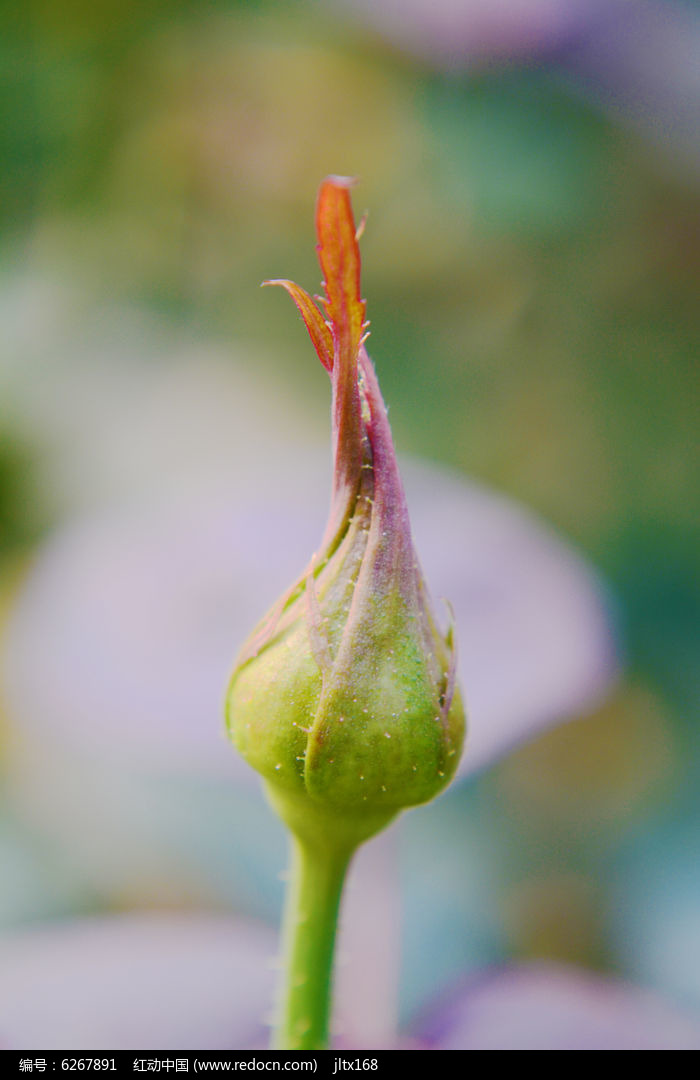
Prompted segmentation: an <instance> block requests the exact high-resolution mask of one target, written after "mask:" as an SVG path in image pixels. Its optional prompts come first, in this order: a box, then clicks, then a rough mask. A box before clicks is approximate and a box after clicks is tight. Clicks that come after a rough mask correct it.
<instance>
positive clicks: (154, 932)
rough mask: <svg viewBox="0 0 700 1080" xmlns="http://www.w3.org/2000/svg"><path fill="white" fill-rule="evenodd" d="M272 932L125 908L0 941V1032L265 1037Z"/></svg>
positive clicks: (197, 1045)
mask: <svg viewBox="0 0 700 1080" xmlns="http://www.w3.org/2000/svg"><path fill="white" fill-rule="evenodd" d="M273 948H274V942H273V940H272V939H271V938H270V936H269V934H268V932H267V931H265V930H263V929H261V928H260V927H259V926H257V925H255V924H254V923H245V922H234V921H233V920H231V919H226V918H216V917H193V916H175V915H173V916H163V915H159V916H156V915H152V916H149V915H127V916H123V917H112V918H100V919H97V918H96V919H92V920H82V921H80V922H76V923H74V924H67V925H63V926H56V927H43V928H41V929H32V930H28V931H25V932H23V933H18V934H15V935H13V936H11V937H6V938H4V939H0V1042H2V1045H3V1046H7V1047H8V1048H10V1049H24V1050H26V1049H31V1050H81V1051H82V1050H228V1049H253V1048H255V1047H257V1046H264V1045H265V1043H266V1034H265V1023H264V1019H263V1017H264V1013H265V1010H266V1009H267V1008H268V1006H269V999H270V991H271V980H272V970H271V967H272V965H271V963H270V958H271V957H272V956H273Z"/></svg>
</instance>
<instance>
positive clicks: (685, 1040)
mask: <svg viewBox="0 0 700 1080" xmlns="http://www.w3.org/2000/svg"><path fill="white" fill-rule="evenodd" d="M423 1036H424V1037H425V1038H427V1040H428V1042H429V1044H430V1045H431V1046H432V1047H434V1048H435V1049H439V1050H698V1049H700V1019H699V1018H698V1017H693V1016H692V1015H691V1014H688V1015H685V1014H684V1013H683V1012H681V1011H679V1010H675V1009H674V1008H673V1007H672V1006H670V1005H669V1004H668V1003H667V1002H665V1001H664V1000H663V999H662V998H659V997H657V996H656V995H654V994H652V993H649V992H647V991H645V990H641V989H639V988H637V987H634V986H630V985H626V984H624V983H618V982H615V981H613V980H612V979H606V978H602V977H599V976H595V975H592V974H590V973H586V972H583V971H579V970H576V969H574V968H567V967H560V966H558V965H555V964H532V965H529V966H523V967H521V968H510V969H508V968H505V969H503V970H502V971H499V972H496V973H494V974H491V975H488V974H486V975H482V976H481V977H480V979H479V980H478V981H476V982H475V983H473V984H471V985H470V986H468V987H467V988H466V989H465V990H464V991H463V992H462V993H454V994H452V995H451V999H450V1001H449V1003H447V1002H446V1004H445V1007H444V1008H443V1009H442V1010H440V1009H436V1010H435V1012H434V1014H433V1016H432V1019H431V1020H430V1021H429V1022H428V1023H427V1024H426V1025H425V1027H424V1030H423Z"/></svg>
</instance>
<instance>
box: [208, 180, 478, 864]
mask: <svg viewBox="0 0 700 1080" xmlns="http://www.w3.org/2000/svg"><path fill="white" fill-rule="evenodd" d="M350 185H351V182H350V181H349V180H347V179H345V178H342V177H328V178H327V179H326V180H324V182H323V183H322V185H321V188H320V191H319V195H318V202H317V208H316V229H317V234H318V247H317V250H318V254H319V260H320V264H321V270H322V273H323V278H324V281H323V287H324V289H325V297H323V298H317V299H318V301H319V303H320V304H322V305H323V308H324V309H325V311H324V314H322V313H321V311H320V310H319V307H318V306H317V305H316V303H315V302H314V300H312V298H311V297H310V296H309V295H308V294H307V293H306V292H305V291H304V290H303V289H301V288H300V287H299V286H298V285H295V284H294V283H293V282H290V281H270V282H266V283H265V284H274V285H282V286H283V287H284V288H285V289H286V290H287V291H288V292H289V293H290V295H291V296H292V298H293V300H294V302H295V303H296V305H297V307H298V309H299V311H300V312H301V315H302V318H303V320H304V322H305V324H306V327H307V330H308V332H309V335H310V337H311V340H312V342H313V344H314V347H315V349H316V352H317V353H318V357H319V359H320V361H321V363H322V364H323V366H324V367H325V368H326V370H327V371H328V373H329V375H330V378H331V384H332V417H333V444H334V445H333V449H334V474H333V491H332V500H331V509H330V516H329V520H328V525H327V527H326V531H325V534H324V536H323V538H322V541H321V545H320V547H319V550H318V552H317V553H316V554H315V555H314V556H313V558H312V559H311V561H310V563H309V565H308V566H307V568H306V570H305V571H304V573H303V574H302V575H301V577H300V578H299V580H298V581H296V582H295V583H294V584H293V585H292V587H291V588H290V589H289V590H288V592H287V593H286V594H285V595H284V596H282V597H281V599H280V600H279V601H278V603H277V604H276V605H275V606H274V607H273V609H272V610H271V611H270V612H269V614H268V615H267V616H266V618H264V619H263V621H262V622H261V623H260V624H259V625H258V627H257V628H256V629H255V631H254V632H253V634H252V636H251V637H250V639H249V640H248V642H247V643H246V644H245V645H244V647H243V649H242V651H241V653H240V655H239V657H238V660H237V664H236V668H235V671H234V674H233V677H232V679H231V683H230V687H229V691H228V699H227V723H228V728H229V732H230V734H231V736H232V738H233V739H234V741H235V743H236V746H237V747H238V749H239V751H240V752H241V754H242V755H243V757H244V758H246V760H247V761H248V762H249V763H250V764H251V765H252V766H253V767H254V768H255V769H257V770H258V772H260V773H261V774H262V776H263V777H264V778H265V780H266V781H267V785H268V791H269V794H270V796H271V798H272V801H273V803H274V805H275V806H276V807H277V809H278V811H279V812H280V814H281V816H282V817H283V819H284V820H285V821H286V822H287V824H288V825H289V826H290V827H291V828H292V830H293V831H294V832H295V833H296V834H297V835H298V836H299V837H300V838H302V839H306V840H307V841H312V842H314V843H316V844H319V843H321V844H331V845H333V846H340V847H343V846H346V847H348V848H353V847H354V846H355V845H356V844H357V843H359V842H361V841H362V840H363V839H365V838H366V837H368V836H371V835H372V834H373V833H374V832H376V831H378V830H379V829H380V828H382V827H383V826H384V825H385V824H387V822H388V821H389V820H391V818H392V817H394V815H395V814H396V813H397V812H398V811H399V810H401V809H403V808H405V807H409V806H414V805H416V804H418V803H423V802H426V801H427V800H429V799H431V798H433V796H435V795H436V794H437V793H438V792H439V791H441V790H442V789H443V788H444V787H445V786H446V784H448V783H449V781H450V779H451V777H452V776H453V774H454V772H455V769H456V767H457V763H458V761H459V755H460V751H461V747H462V742H463V739H464V727H465V721H464V708H463V705H462V700H461V697H460V693H459V690H458V688H457V687H456V685H455V669H456V649H455V641H454V631H453V630H452V629H450V630H448V632H447V634H446V635H443V634H442V633H441V631H440V629H439V628H438V624H437V620H436V618H435V615H434V613H433V609H432V606H431V602H430V598H429V596H428V590H427V587H426V584H425V582H424V580H423V577H422V574H421V570H420V566H419V564H418V560H417V557H416V552H415V550H414V547H413V542H412V539H411V529H410V524H409V519H408V513H407V509H406V501H405V496H404V492H403V486H402V483H401V478H400V476H399V471H398V467H397V463H396V457H395V453H394V447H393V443H392V439H391V431H390V428H389V423H388V420H387V415H386V408H385V406H384V402H383V400H382V397H381V394H380V391H379V386H378V383H377V379H376V376H375V373H374V368H373V366H372V363H371V361H370V359H369V357H368V355H367V352H366V350H365V347H364V341H365V338H366V336H367V334H366V330H367V323H366V321H365V303H364V301H363V300H362V299H361V297H360V254H359V247H358V237H357V233H356V229H355V223H354V219H353V213H352V205H351V201H350V193H349V187H350Z"/></svg>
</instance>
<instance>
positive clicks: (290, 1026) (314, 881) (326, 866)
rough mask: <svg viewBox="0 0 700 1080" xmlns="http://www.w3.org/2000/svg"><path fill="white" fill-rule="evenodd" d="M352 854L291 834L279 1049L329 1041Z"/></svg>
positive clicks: (276, 1039) (320, 1046) (277, 1035)
mask: <svg viewBox="0 0 700 1080" xmlns="http://www.w3.org/2000/svg"><path fill="white" fill-rule="evenodd" d="M350 855H351V853H349V852H348V851H347V850H344V851H341V852H334V851H329V850H328V849H327V848H318V847H315V846H312V845H309V844H307V843H304V842H302V841H301V840H299V839H297V838H296V837H294V836H293V837H292V843H291V869H290V877H289V882H288V885H287V896H286V901H285V914H284V923H283V933H282V941H283V950H284V973H283V979H284V982H283V1000H282V1009H281V1017H280V1021H279V1024H278V1026H277V1029H276V1031H275V1034H274V1038H273V1049H275V1050H324V1049H326V1047H327V1046H328V1022H329V1015H330V998H331V976H332V969H333V949H334V945H335V934H336V925H337V921H338V909H339V907H340V896H341V893H342V890H343V882H344V880H345V873H346V871H347V868H348V864H349V862H350Z"/></svg>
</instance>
